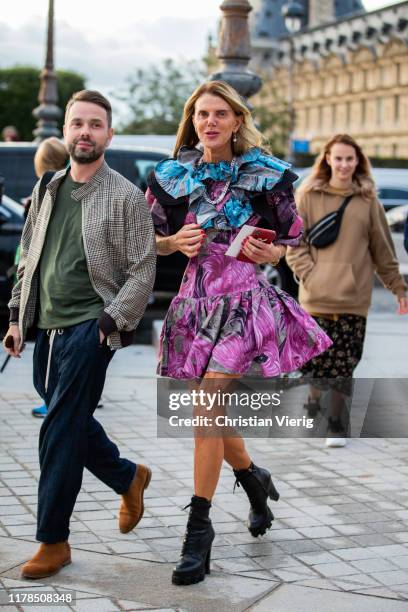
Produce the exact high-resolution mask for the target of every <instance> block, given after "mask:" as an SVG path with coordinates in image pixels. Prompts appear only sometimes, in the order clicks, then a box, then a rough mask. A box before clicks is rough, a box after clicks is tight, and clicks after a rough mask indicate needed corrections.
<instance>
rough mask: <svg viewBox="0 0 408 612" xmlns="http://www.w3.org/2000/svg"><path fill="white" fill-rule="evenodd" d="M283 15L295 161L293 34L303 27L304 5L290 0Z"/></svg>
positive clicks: (290, 150)
mask: <svg viewBox="0 0 408 612" xmlns="http://www.w3.org/2000/svg"><path fill="white" fill-rule="evenodd" d="M282 16H283V18H284V21H285V26H286V29H287V30H288V32H289V35H290V36H289V45H290V52H289V66H288V107H289V137H288V161H289V162H291V163H293V161H294V155H293V136H294V132H295V127H296V115H295V107H294V94H293V69H294V66H295V45H294V42H293V36H294V35H295V34H297V32H299V31H300V29H301V28H302V20H303V17H304V10H303V6H302V5H301V4H299V2H288V3H287V4H284V5H283V7H282Z"/></svg>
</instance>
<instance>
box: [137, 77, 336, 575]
mask: <svg viewBox="0 0 408 612" xmlns="http://www.w3.org/2000/svg"><path fill="white" fill-rule="evenodd" d="M262 142H263V138H262V135H261V134H260V133H259V132H258V131H257V129H256V128H255V126H254V123H253V120H252V117H251V114H250V112H249V110H248V108H247V107H246V106H245V104H244V103H243V101H242V99H241V98H240V96H239V94H238V93H237V92H236V91H235V90H234V89H233V88H232V87H231V86H229V85H228V84H226V83H224V82H222V81H212V82H207V83H204V84H202V85H201V86H199V87H198V88H197V89H196V91H195V92H194V93H193V94H192V95H191V97H190V98H189V99H188V101H187V102H186V105H185V107H184V115H183V118H182V120H181V123H180V126H179V130H178V134H177V141H176V145H175V150H174V158H172V159H168V160H164V161H162V162H160V163H159V164H158V165H157V166H156V169H155V171H154V172H153V173H152V174H151V175H150V178H149V181H148V184H149V188H148V191H147V193H146V197H147V201H148V203H149V205H150V209H151V213H152V216H153V220H154V224H155V228H156V235H157V251H158V254H159V255H170V254H171V253H174V252H176V251H181V252H182V253H184V254H185V255H187V257H188V258H189V262H188V265H187V268H186V271H185V273H184V276H183V280H182V283H181V287H180V290H179V293H178V295H177V296H176V297H175V298H174V299H173V301H172V303H171V305H170V308H169V311H168V313H167V316H166V319H165V322H164V325H163V330H162V334H161V339H160V358H159V359H160V362H159V366H158V373H159V374H160V375H162V376H166V377H170V378H175V379H186V380H188V379H194V380H197V379H198V380H201V381H202V384H204V385H205V386H206V387H205V388H206V389H207V390H208V389H212V390H213V391H214V390H216V389H220V388H225V386H223V385H227V384H229V383H230V382H231V378H237V377H240V376H243V375H248V374H251V375H257V376H263V377H268V378H269V377H273V376H278V375H279V374H281V373H283V372H290V371H293V370H296V369H297V368H300V367H301V366H302V365H303V364H305V363H306V362H307V361H308V360H309V359H311V358H313V357H314V356H316V355H318V354H319V353H321V352H322V351H324V350H325V349H326V348H327V347H328V346H330V344H331V341H330V339H329V338H328V336H327V335H326V334H325V333H324V332H323V331H322V330H321V329H320V328H319V327H318V325H317V324H316V322H315V321H314V320H313V319H312V317H310V316H309V315H308V314H307V313H305V312H304V311H303V310H302V309H301V308H300V306H299V305H298V304H297V302H296V301H295V300H294V299H292V298H291V297H290V296H288V295H286V294H285V293H284V292H283V291H280V290H279V289H277V288H275V287H273V286H270V285H269V284H268V283H267V281H266V279H265V278H264V276H263V275H262V274H261V273H260V271H259V267H258V265H257V264H262V263H266V262H270V263H272V264H277V263H278V262H279V260H280V258H281V257H283V255H284V254H285V251H286V246H287V245H291V246H295V245H297V244H299V242H300V239H301V236H302V221H301V219H300V217H299V216H298V215H297V213H296V207H295V202H294V198H293V190H292V183H293V181H294V180H296V178H297V177H296V175H295V174H293V172H291V171H290V169H289V164H287V163H286V162H283V161H281V160H280V159H277V158H275V157H273V156H272V155H270V154H269V153H267V152H266V150H265V149H264V148H261V146H262ZM197 145H199V146H198V147H197ZM244 224H248V225H258V226H259V227H262V228H272V229H274V230H275V231H276V234H277V238H276V240H275V242H274V243H273V244H266V243H265V242H262V241H260V240H256V239H254V238H253V237H252V236H251V237H250V238H249V239H248V240H247V241H246V243H245V246H244V248H243V252H244V253H245V255H246V256H247V257H249V258H250V259H251V261H252V262H253V263H243V262H240V261H238V260H237V259H236V258H234V257H228V256H226V255H225V251H226V250H227V249H228V247H229V245H230V244H231V242H232V240H233V239H234V238H235V236H236V235H237V234H238V232H239V230H240V227H241V226H242V225H244ZM223 381H224V382H223ZM224 459H225V461H227V462H228V463H229V464H230V465H231V467H232V468H233V470H234V474H235V477H236V479H237V482H238V484H239V485H241V486H242V488H243V489H244V491H245V492H246V494H247V495H248V498H249V502H250V513H249V520H248V529H249V531H250V533H251V534H252V535H253V536H255V537H257V536H258V535H260V534H264V533H265V531H266V529H269V528H270V526H271V523H272V519H273V515H272V512H271V510H270V508H269V507H268V504H267V499H268V497H269V498H271V499H274V500H277V499H278V497H279V494H278V492H277V491H276V489H275V487H274V485H273V482H272V479H271V474H270V472H269V471H268V470H267V469H265V468H261V467H258V466H256V465H255V464H254V463H253V462H252V460H251V457H250V456H249V455H248V452H247V450H246V448H245V444H244V441H243V439H242V438H241V437H237V436H231V437H228V436H225V435H201V434H197V432H196V434H195V454H194V489H195V490H194V495H193V497H192V499H191V503H190V514H189V518H188V522H187V530H186V536H185V539H184V544H183V548H182V552H181V559H180V561H179V563H178V564H177V566H176V567H175V568H174V571H173V577H172V580H173V583H175V584H193V583H196V582H199V581H200V580H203V579H204V577H205V573H209V564H210V553H211V545H212V541H213V539H214V530H213V528H212V525H211V520H210V518H209V510H210V507H211V500H212V498H213V495H214V493H215V489H216V486H217V483H218V479H219V475H220V470H221V465H222V462H223V460H224Z"/></svg>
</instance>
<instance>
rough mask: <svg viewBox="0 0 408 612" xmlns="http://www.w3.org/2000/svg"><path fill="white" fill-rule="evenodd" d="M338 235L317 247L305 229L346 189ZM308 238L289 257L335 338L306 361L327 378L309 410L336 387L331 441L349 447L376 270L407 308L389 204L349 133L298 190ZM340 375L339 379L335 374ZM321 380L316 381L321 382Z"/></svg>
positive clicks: (307, 301)
mask: <svg viewBox="0 0 408 612" xmlns="http://www.w3.org/2000/svg"><path fill="white" fill-rule="evenodd" d="M351 194H352V195H353V197H352V200H351V201H350V203H349V204H348V206H347V208H346V210H345V212H344V216H343V220H342V224H341V228H340V232H339V235H338V237H337V239H336V241H335V242H334V243H333V244H331V245H329V246H327V247H325V248H323V249H317V248H315V247H313V246H311V245H310V244H309V243H308V242H307V232H308V230H309V229H310V228H311V227H312V225H314V224H315V223H317V222H318V221H320V220H321V219H322V218H323V217H324V216H325V215H327V214H328V213H331V212H333V211H336V210H337V209H338V208H339V207H340V206H341V204H342V202H343V201H344V199H345V198H346V197H347V196H348V195H351ZM296 203H297V207H298V212H299V214H300V216H301V217H302V219H303V222H304V226H305V239H304V240H303V241H302V243H301V245H300V246H299V247H296V248H289V249H288V252H287V256H286V257H287V262H288V264H289V266H290V267H291V268H292V270H293V271H294V272H295V275H296V276H297V277H298V279H299V283H300V287H299V301H300V304H301V306H302V307H303V308H304V309H305V310H306V311H307V312H309V314H311V315H312V316H313V317H315V319H316V320H317V322H318V324H319V325H320V327H322V328H323V329H324V330H325V331H326V333H327V334H328V335H329V336H330V338H331V339H332V340H333V345H332V346H331V347H330V348H329V349H328V350H327V351H325V352H324V353H322V354H321V355H319V356H318V357H316V358H314V359H312V360H311V361H309V362H308V364H306V366H305V367H304V368H303V370H302V372H303V373H304V374H307V375H310V376H312V377H313V378H314V379H317V378H322V379H325V382H326V384H324V383H323V381H322V384H321V385H320V384H319V385H316V386H315V385H313V386H312V385H311V386H310V392H309V399H308V403H307V405H306V407H307V409H308V412H309V414H310V415H311V416H313V415H315V414H316V413H317V411H318V410H319V409H320V403H319V398H320V394H321V391H320V388H325V387H327V386H329V387H331V389H332V398H331V416H330V417H329V435H330V436H338V437H337V438H336V437H330V438H328V440H327V444H328V446H344V445H345V443H346V441H345V438H344V433H345V429H346V423H345V422H344V419H343V420H342V419H341V418H340V416H341V414H342V412H343V410H344V406H345V401H344V400H345V398H346V397H347V396H349V395H350V394H351V389H352V386H351V383H352V381H351V378H352V376H353V372H354V370H355V368H356V367H357V365H358V363H359V361H360V359H361V356H362V352H363V345H364V336H365V328H366V319H367V313H368V309H369V307H370V303H371V294H372V289H373V284H374V273H377V275H378V276H379V277H380V279H381V281H382V282H383V284H384V286H385V287H386V288H387V289H389V290H390V291H392V292H393V293H394V295H395V296H396V299H397V302H398V313H399V314H406V313H408V299H407V297H406V290H407V285H406V283H405V281H404V279H403V277H402V276H401V275H400V273H399V266H398V261H397V259H396V256H395V250H394V245H393V242H392V238H391V234H390V232H389V229H388V225H387V221H386V218H385V214H384V210H383V207H382V205H381V204H380V202H379V201H378V199H377V197H376V191H375V185H374V181H373V179H372V176H371V170H370V163H369V161H368V159H367V157H366V156H365V155H364V153H363V151H362V150H361V148H360V147H359V145H358V144H357V143H356V142H355V140H354V139H353V138H352V137H351V136H349V135H347V134H338V135H336V136H334V137H333V138H331V139H330V140H329V142H327V144H326V145H325V147H324V149H323V151H322V152H321V153H320V155H319V157H318V158H317V160H316V162H315V164H314V166H313V169H312V172H311V174H310V175H309V177H308V178H307V179H306V180H305V181H304V183H303V184H302V185H301V186H300V188H299V189H298V191H297V194H296ZM334 379H337V380H334ZM318 387H319V388H318Z"/></svg>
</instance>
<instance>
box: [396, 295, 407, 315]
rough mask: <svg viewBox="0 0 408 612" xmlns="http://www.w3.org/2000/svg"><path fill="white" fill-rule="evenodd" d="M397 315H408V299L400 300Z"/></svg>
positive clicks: (401, 298) (404, 297)
mask: <svg viewBox="0 0 408 612" xmlns="http://www.w3.org/2000/svg"><path fill="white" fill-rule="evenodd" d="M397 314H399V315H403V314H408V297H406V296H403V297H400V298H398V310H397Z"/></svg>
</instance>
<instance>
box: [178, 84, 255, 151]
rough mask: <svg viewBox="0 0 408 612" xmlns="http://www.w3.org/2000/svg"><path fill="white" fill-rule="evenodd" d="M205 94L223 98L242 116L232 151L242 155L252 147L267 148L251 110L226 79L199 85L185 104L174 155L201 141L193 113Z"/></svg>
mask: <svg viewBox="0 0 408 612" xmlns="http://www.w3.org/2000/svg"><path fill="white" fill-rule="evenodd" d="M203 94H211V95H212V96H218V97H219V98H222V99H223V100H225V102H227V104H229V105H230V107H231V108H232V110H233V111H234V113H235V114H236V115H237V116H241V117H242V125H241V127H240V128H239V130H238V132H237V134H236V137H237V141H236V142H231V147H232V151H233V153H234V154H235V155H242V154H243V153H245V152H246V151H248V149H250V148H251V147H261V146H262V147H263V148H264V149H265V148H266V147H265V146H264V138H263V136H262V134H261V133H260V132H259V131H258V130H257V129H256V127H255V125H254V120H253V119H252V115H251V112H250V110H249V108H248V107H247V106H246V105H245V102H244V101H243V100H242V98H241V96H240V95H239V93H238V92H237V91H236V90H235V89H234V88H233V87H231V85H228V83H225V82H224V81H208V82H205V83H202V84H201V85H199V86H198V87H197V89H196V90H195V91H193V93H192V94H191V96H190V97H189V99H188V100H187V102H186V103H185V105H184V111H183V117H182V119H181V121H180V125H179V128H178V130H177V137H176V144H175V147H174V152H173V154H174V157H177V153H178V152H179V150H180V149H181V147H182V146H184V145H186V146H187V147H194V146H195V145H196V144H197V143H198V142H199V140H198V136H197V133H196V131H195V128H194V124H193V115H194V109H195V105H196V102H197V100H198V98H200V97H201V96H202V95H203Z"/></svg>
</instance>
